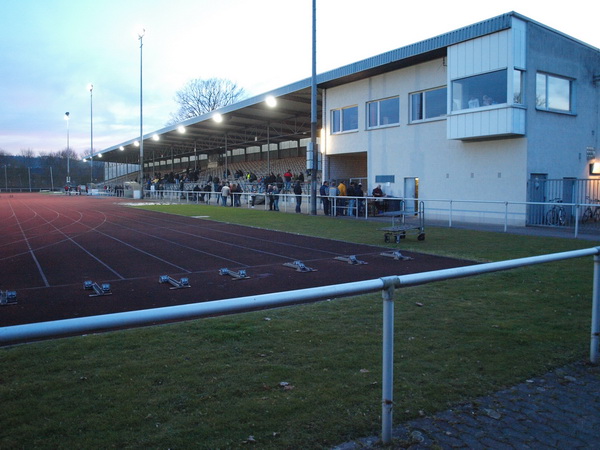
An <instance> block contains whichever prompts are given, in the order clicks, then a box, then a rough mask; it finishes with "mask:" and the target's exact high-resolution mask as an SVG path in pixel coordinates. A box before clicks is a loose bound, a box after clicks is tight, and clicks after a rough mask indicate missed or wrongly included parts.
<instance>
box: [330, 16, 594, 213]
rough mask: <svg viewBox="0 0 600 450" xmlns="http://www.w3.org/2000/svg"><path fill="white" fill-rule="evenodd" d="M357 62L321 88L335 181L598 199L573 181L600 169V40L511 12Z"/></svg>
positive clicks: (434, 193)
mask: <svg viewBox="0 0 600 450" xmlns="http://www.w3.org/2000/svg"><path fill="white" fill-rule="evenodd" d="M360 66H363V67H364V66H368V67H369V69H370V70H373V68H377V69H378V70H376V71H375V72H374V73H373V74H369V73H368V70H367V71H366V73H367V74H368V76H364V77H360V76H358V75H360V73H361V71H360V70H359V67H360ZM347 71H348V72H349V73H351V74H353V76H351V77H349V78H350V79H349V80H348V81H347V82H341V83H340V80H339V79H338V80H335V81H334V82H332V83H329V84H330V85H331V86H330V87H328V86H327V83H326V84H325V89H324V92H323V129H324V143H323V145H324V149H322V150H324V152H325V154H326V155H327V157H326V164H325V173H326V178H331V179H340V178H342V179H343V178H346V179H347V178H351V177H353V178H361V177H364V178H366V179H367V180H368V185H369V186H370V187H371V188H372V187H374V186H375V185H377V184H381V185H382V188H383V190H384V191H385V192H386V194H388V195H393V196H398V197H418V198H423V199H428V200H432V199H454V200H485V201H490V200H497V201H509V202H526V201H550V200H552V199H554V198H561V199H562V200H563V201H564V202H566V203H570V202H574V201H580V202H585V201H584V200H585V196H586V195H589V196H593V195H596V196H595V197H593V198H600V195H597V194H596V192H597V190H596V186H593V185H591V184H590V183H589V182H576V181H575V180H590V179H593V180H596V179H598V175H600V173H599V174H598V175H595V174H594V173H593V170H591V167H593V166H592V164H593V163H594V162H595V159H594V156H595V151H596V149H597V148H598V124H599V118H600V116H599V100H600V91H599V87H600V86H599V85H600V51H599V50H598V49H596V48H594V47H591V46H589V45H586V44H584V43H582V42H580V41H577V40H575V39H573V38H570V37H569V36H566V35H564V34H562V33H560V32H558V31H556V30H553V29H551V28H548V27H546V26H544V25H541V24H539V23H537V22H534V21H532V20H530V19H528V18H526V17H523V16H521V15H519V14H516V13H508V14H505V15H502V16H499V17H495V18H492V19H489V20H487V21H484V22H481V23H477V24H474V25H472V26H469V27H466V28H463V29H459V30H456V31H453V32H450V33H447V34H444V35H442V36H438V37H435V38H432V39H429V40H426V41H423V42H420V43H417V44H414V45H412V46H409V47H405V48H401V49H398V50H394V51H391V52H389V53H387V54H383V55H380V56H377V57H375V58H372V59H369V60H365V61H362V62H359V63H356V64H354V65H353V66H352V67H350V66H349V67H348V68H347ZM362 72H363V73H365V71H362ZM340 78H341V79H342V80H343V79H344V78H343V77H340ZM599 156H600V155H599ZM531 180H534V181H531ZM544 180H569V181H568V182H562V183H560V184H557V183H554V182H553V183H551V182H548V181H544ZM594 184H595V183H594ZM528 186H530V188H528ZM482 208H483V209H485V208H486V207H485V206H484V205H479V206H478V207H477V208H476V209H478V210H481V209H482ZM494 209H496V210H497V209H498V208H497V207H496V208H494ZM538 209H539V208H538ZM523 211H525V207H524V206H523ZM535 212H536V208H535V207H532V208H530V211H529V216H530V217H529V218H528V219H527V220H528V222H530V223H531V222H535V221H536V220H539V219H538V218H536V217H532V214H534V213H535ZM428 215H429V216H430V217H431V214H428ZM477 215H478V216H479V214H477ZM534 215H535V214H534ZM526 217H527V216H526V214H525V212H523V214H522V215H517V216H513V220H512V221H513V222H515V223H521V224H524V223H525V220H526ZM469 218H470V217H469V214H465V217H463V219H467V220H468V219H469ZM478 220H480V218H479V219H478Z"/></svg>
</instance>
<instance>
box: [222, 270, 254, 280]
mask: <svg viewBox="0 0 600 450" xmlns="http://www.w3.org/2000/svg"><path fill="white" fill-rule="evenodd" d="M219 275H229V276H231V277H233V279H234V280H245V279H246V278H250V277H249V276H248V275H247V274H246V271H245V270H239V271H237V272H236V271H235V270H229V269H219Z"/></svg>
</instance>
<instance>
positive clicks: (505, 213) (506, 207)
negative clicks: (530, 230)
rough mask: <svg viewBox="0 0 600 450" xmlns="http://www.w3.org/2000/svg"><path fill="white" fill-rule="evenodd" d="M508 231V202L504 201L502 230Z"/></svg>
mask: <svg viewBox="0 0 600 450" xmlns="http://www.w3.org/2000/svg"><path fill="white" fill-rule="evenodd" d="M507 231H508V202H504V232H505V233H506V232H507Z"/></svg>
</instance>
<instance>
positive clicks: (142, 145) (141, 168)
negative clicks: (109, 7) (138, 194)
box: [138, 28, 146, 191]
mask: <svg viewBox="0 0 600 450" xmlns="http://www.w3.org/2000/svg"><path fill="white" fill-rule="evenodd" d="M144 34H146V30H145V29H144V28H140V30H139V31H138V39H139V41H140V180H139V181H140V186H142V191H143V185H144V114H143V112H144V108H143V106H142V105H143V90H142V47H143V46H144V42H143V38H144Z"/></svg>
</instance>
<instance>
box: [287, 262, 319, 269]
mask: <svg viewBox="0 0 600 450" xmlns="http://www.w3.org/2000/svg"><path fill="white" fill-rule="evenodd" d="M283 265H284V266H286V267H291V268H292V269H296V272H316V271H317V269H313V268H311V267H306V265H305V264H304V263H303V262H302V261H294V262H291V263H284V264H283Z"/></svg>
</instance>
